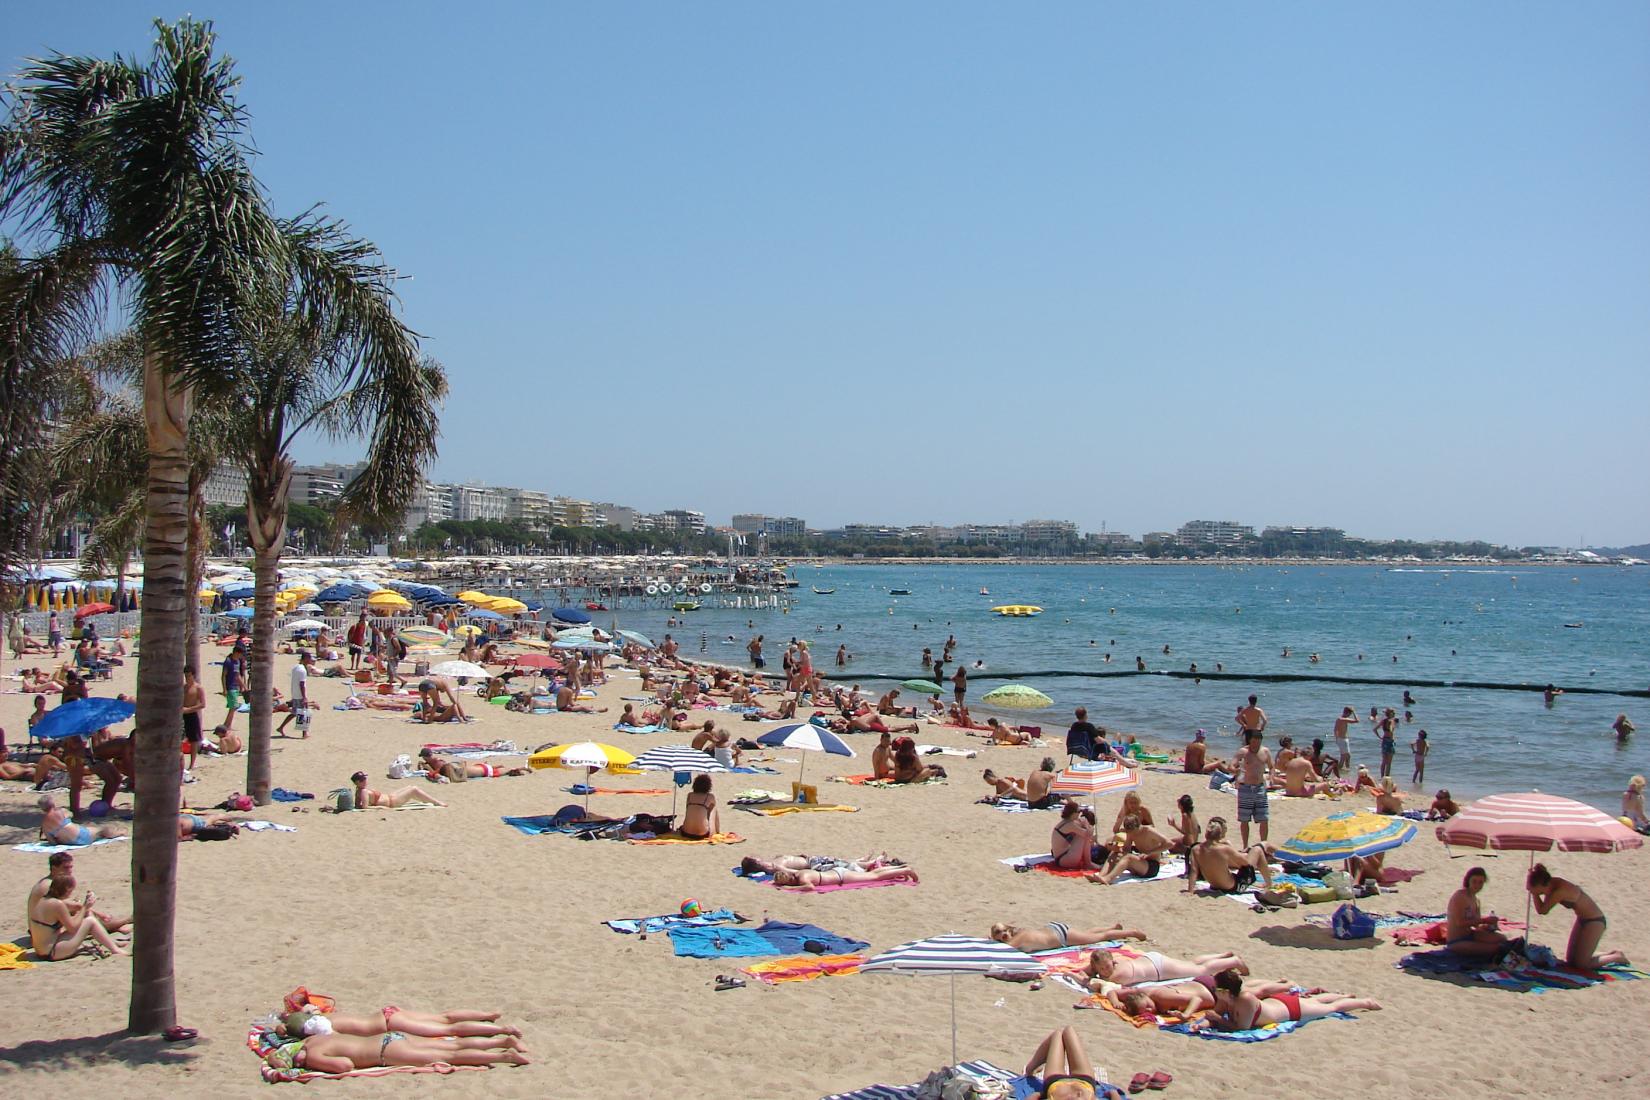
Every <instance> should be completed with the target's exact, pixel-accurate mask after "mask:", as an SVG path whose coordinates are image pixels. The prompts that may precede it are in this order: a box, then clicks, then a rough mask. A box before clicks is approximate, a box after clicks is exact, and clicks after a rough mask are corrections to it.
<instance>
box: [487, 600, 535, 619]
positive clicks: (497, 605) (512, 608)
mask: <svg viewBox="0 0 1650 1100" xmlns="http://www.w3.org/2000/svg"><path fill="white" fill-rule="evenodd" d="M487 610H488V611H497V612H498V613H499V614H500V615H520V614H521V613H522V612H523V611H526V610H527V605H526V604H524V603H522V602H521V601H520V600H512V599H511V598H510V597H508V596H500V597H499V598H498V599H496V600H494V601H493V602H492V603H490V604H488V605H487Z"/></svg>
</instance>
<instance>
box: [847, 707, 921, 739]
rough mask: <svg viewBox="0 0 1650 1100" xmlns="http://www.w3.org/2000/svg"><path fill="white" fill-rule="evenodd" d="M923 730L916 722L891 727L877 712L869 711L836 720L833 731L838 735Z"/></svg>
mask: <svg viewBox="0 0 1650 1100" xmlns="http://www.w3.org/2000/svg"><path fill="white" fill-rule="evenodd" d="M919 728H921V727H919V726H918V725H917V724H916V723H915V722H909V723H907V724H905V725H902V726H890V725H889V724H888V723H886V722H884V721H883V720H882V716H881V715H880V714H878V713H876V711H873V710H867V711H865V712H864V713H862V714H855V715H853V716H852V717H849V718H834V719H832V720H831V729H832V730H833V731H834V732H836V733H916V732H917V730H918V729H919Z"/></svg>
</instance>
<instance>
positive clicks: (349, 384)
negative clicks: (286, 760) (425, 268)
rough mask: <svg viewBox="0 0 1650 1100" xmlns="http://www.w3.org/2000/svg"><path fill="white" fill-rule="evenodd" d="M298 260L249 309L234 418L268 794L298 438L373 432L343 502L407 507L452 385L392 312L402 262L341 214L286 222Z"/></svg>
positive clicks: (260, 785) (255, 771)
mask: <svg viewBox="0 0 1650 1100" xmlns="http://www.w3.org/2000/svg"><path fill="white" fill-rule="evenodd" d="M283 231H284V232H285V233H286V236H287V248H286V255H287V258H288V263H289V266H288V268H287V269H286V272H285V275H286V277H285V280H284V285H283V286H282V287H281V288H280V291H279V297H278V298H277V296H276V295H275V294H270V295H268V296H266V299H265V300H267V301H270V302H274V301H277V300H278V301H279V302H280V308H279V309H276V310H271V311H270V312H268V313H259V314H250V315H248V316H247V317H246V318H245V319H244V322H245V323H244V329H243V354H244V356H245V365H244V369H243V371H242V377H243V384H242V386H241V389H240V390H239V391H238V393H237V394H236V400H235V404H234V413H233V415H234V419H235V422H236V424H237V425H238V426H239V429H240V430H239V431H238V432H237V433H236V438H237V440H238V441H239V444H240V459H241V462H242V465H243V466H244V467H245V470H246V483H247V506H246V526H247V532H248V538H249V540H250V541H251V543H252V553H253V570H254V575H255V578H256V581H255V593H254V598H253V605H252V606H253V617H252V698H251V704H252V714H251V721H250V722H249V723H248V725H249V729H250V734H249V736H248V739H247V752H248V758H247V764H246V790H247V793H248V794H249V795H251V796H252V798H253V799H254V800H255V801H256V802H257V803H258V804H259V805H264V804H267V803H268V802H269V798H270V786H271V770H270V736H271V726H272V723H273V713H272V712H273V703H274V675H273V670H274V663H275V592H276V588H277V585H278V581H279V572H280V564H281V554H282V552H283V550H284V549H285V546H286V535H287V508H288V503H289V490H290V488H291V484H292V466H293V462H292V445H293V443H294V442H295V441H296V439H297V438H298V436H299V435H301V434H303V433H304V432H306V431H312V430H318V431H320V432H322V433H323V434H326V435H328V436H330V437H332V438H334V439H340V438H345V437H360V436H369V437H370V444H369V447H368V451H367V460H366V463H365V464H364V466H363V468H362V470H361V471H360V473H359V474H357V476H356V477H355V479H354V480H353V481H352V482H351V484H350V485H349V486H348V487H347V489H346V491H345V498H344V506H345V507H346V509H349V510H350V511H352V512H354V513H356V514H360V515H365V516H369V517H381V516H385V515H392V514H395V513H397V512H399V511H400V510H402V509H403V508H404V507H405V506H406V503H407V501H408V499H409V498H410V497H411V495H412V493H413V492H414V491H415V490H416V489H417V488H418V486H419V484H420V483H421V479H422V475H423V470H424V467H425V465H426V464H427V463H428V462H429V460H430V459H431V458H433V457H434V455H435V451H436V435H437V431H438V428H439V425H438V422H437V414H436V409H437V406H438V405H439V403H440V401H441V399H442V398H443V397H444V396H446V393H447V380H446V376H445V374H443V372H442V370H441V367H440V366H439V365H438V364H437V363H436V362H435V361H434V360H429V359H421V358H420V356H419V352H418V341H417V338H416V337H415V336H414V335H413V333H412V332H411V331H410V330H409V329H407V327H406V326H405V325H403V324H402V323H401V321H400V319H399V318H398V317H397V316H396V312H395V295H394V291H393V282H394V279H395V274H394V272H393V271H391V270H390V269H389V268H387V267H385V266H384V265H383V264H382V263H381V262H380V260H379V257H378V253H377V252H376V250H374V249H373V248H372V246H371V245H368V244H367V243H365V242H363V241H360V240H356V239H354V238H352V237H350V235H349V233H348V230H347V229H346V228H345V227H344V226H343V225H342V224H341V223H339V222H334V221H322V220H318V219H314V218H305V219H301V220H300V221H297V222H292V223H285V224H284V225H283Z"/></svg>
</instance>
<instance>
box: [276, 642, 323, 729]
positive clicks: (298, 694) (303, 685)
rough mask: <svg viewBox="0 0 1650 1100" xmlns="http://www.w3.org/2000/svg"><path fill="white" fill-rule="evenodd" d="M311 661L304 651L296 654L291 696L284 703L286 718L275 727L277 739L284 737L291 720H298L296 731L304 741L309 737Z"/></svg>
mask: <svg viewBox="0 0 1650 1100" xmlns="http://www.w3.org/2000/svg"><path fill="white" fill-rule="evenodd" d="M313 660H314V658H313V657H311V656H310V654H309V651H308V650H307V649H306V650H305V651H304V652H302V653H300V654H298V663H297V664H295V665H293V666H292V695H291V696H290V697H289V698H288V699H287V701H286V702H287V708H288V709H287V715H286V717H285V718H283V719H281V724H280V725H279V726H276V727H275V735H276V736H277V737H285V736H286V727H287V724H288V723H290V722H291V721H292V720H293V719H297V720H298V731H299V732H300V733H301V734H303V736H304V737H305V738H306V739H307V738H308V737H309V666H310V662H311V661H313Z"/></svg>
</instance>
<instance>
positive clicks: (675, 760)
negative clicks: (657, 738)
mask: <svg viewBox="0 0 1650 1100" xmlns="http://www.w3.org/2000/svg"><path fill="white" fill-rule="evenodd" d="M630 766H631V767H633V768H640V769H642V770H643V771H656V772H695V773H698V772H707V773H708V772H725V771H727V770H728V769H727V768H725V767H723V766H722V764H721V763H720V762H719V761H718V760H717V759H716V757H714V756H712V755H710V754H709V753H705V752H700V751H699V750H698V749H696V748H694V747H693V746H692V745H661V746H660V747H658V748H655V749H648V750H647V751H646V752H644V753H642V755H640V756H638V757H637V758H636V760H635V762H634V763H632V764H631V765H630ZM670 812H671V814H672V815H673V816H674V815H675V813H676V785H675V784H674V783H672V784H671V787H670Z"/></svg>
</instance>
